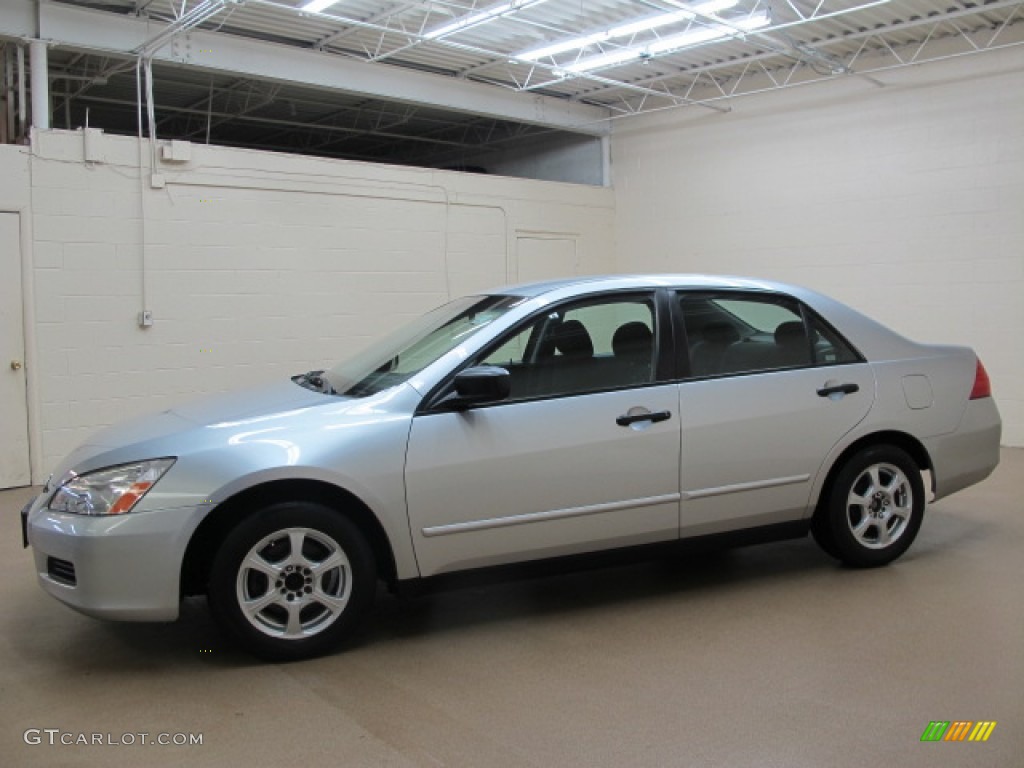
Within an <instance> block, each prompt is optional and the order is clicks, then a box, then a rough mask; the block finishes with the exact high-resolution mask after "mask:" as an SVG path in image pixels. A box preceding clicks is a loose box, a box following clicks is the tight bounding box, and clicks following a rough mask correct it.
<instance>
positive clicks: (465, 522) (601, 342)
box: [406, 295, 679, 576]
mask: <svg viewBox="0 0 1024 768" xmlns="http://www.w3.org/2000/svg"><path fill="white" fill-rule="evenodd" d="M654 317H655V314H654V311H653V297H651V296H638V295H633V296H631V297H628V298H627V297H605V298H602V299H601V300H600V301H599V302H593V301H592V302H590V303H589V304H584V305H581V304H575V305H568V306H564V307H555V308H551V309H548V310H545V311H544V312H543V313H542V315H541V316H538V317H535V318H531V319H529V320H528V321H526V322H525V323H524V324H523V325H521V326H520V327H519V328H517V329H515V330H514V331H513V332H512V333H510V334H508V335H507V336H506V337H505V338H503V339H501V340H499V341H498V342H497V343H496V344H495V345H494V346H492V347H491V348H490V349H489V350H485V351H484V352H483V353H482V354H481V355H480V356H479V358H478V359H477V360H474V361H471V363H472V364H488V365H500V366H502V367H505V368H506V369H508V370H509V371H510V374H511V375H512V393H511V395H510V397H509V398H508V399H507V400H506V401H502V402H500V403H496V404H493V405H489V406H484V407H478V408H475V409H473V410H469V411H465V412H461V413H425V414H422V415H418V416H416V417H414V419H413V425H412V430H411V433H410V437H409V447H408V454H407V464H406V494H407V499H408V508H409V521H410V525H411V527H412V535H413V543H414V545H415V548H416V557H417V561H418V563H419V567H420V572H421V574H422V575H424V576H429V575H431V574H435V573H441V572H444V571H450V570H458V569H462V568H472V567H479V566H486V565H495V564H499V563H507V562H515V561H519V560H529V559H534V558H540V557H547V556H554V555H563V554H570V553H575V552H585V551H590V550H597V549H603V548H608V547H614V546H627V545H631V544H640V543H647V542H654V541H664V540H669V539H675V538H677V537H678V534H679V420H678V418H677V417H676V407H677V404H678V385H676V384H672V383H657V382H656V381H655V375H654V370H655V366H654V360H655V352H656V346H657V345H656V344H655V339H656V337H657V329H656V328H655V327H654ZM624 329H625V330H624Z"/></svg>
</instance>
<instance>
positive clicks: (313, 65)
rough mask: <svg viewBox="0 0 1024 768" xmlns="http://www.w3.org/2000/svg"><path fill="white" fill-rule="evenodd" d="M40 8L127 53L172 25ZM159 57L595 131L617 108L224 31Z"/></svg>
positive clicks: (18, 20)
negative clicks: (459, 78) (515, 89)
mask: <svg viewBox="0 0 1024 768" xmlns="http://www.w3.org/2000/svg"><path fill="white" fill-rule="evenodd" d="M32 6H34V3H32V2H29V0H4V3H3V4H2V6H0V35H10V36H19V37H20V36H22V35H23V34H24V31H23V30H24V19H25V15H26V7H27V9H31V8H32ZM39 14H40V16H39V33H38V34H39V37H40V38H42V39H44V40H46V41H47V42H50V43H51V44H56V45H63V46H67V47H69V48H74V49H78V50H87V51H103V52H107V53H114V54H120V55H124V56H131V55H133V51H136V50H137V49H138V48H139V46H140V45H143V44H144V43H146V41H148V40H152V39H153V38H154V37H155V36H156V35H158V34H160V32H161V31H162V30H164V29H165V28H166V27H167V25H166V24H163V23H161V22H157V21H155V20H152V19H148V20H147V19H143V18H135V17H132V16H120V15H114V14H111V13H109V12H104V11H95V10H90V9H86V8H81V7H77V6H70V5H64V4H58V3H43V4H40V6H39ZM153 58H154V59H156V60H158V61H167V62H174V63H178V64H186V65H192V66H196V67H201V68H204V69H211V70H217V71H221V72H230V73H233V74H238V75H250V76H252V77H258V78H261V79H266V80H276V81H278V82H288V83H295V84H300V85H307V86H313V87H317V88H323V89H326V90H336V91H343V92H345V93H354V94H360V95H363V96H369V97H372V98H378V99H387V100H393V101H401V102H405V103H409V104H419V105H423V106H428V107H432V108H435V109H448V110H453V111H456V112H462V113H466V114H474V115H483V116H487V117H493V118H498V119H501V120H511V121H515V122H522V123H529V124H532V125H540V126H544V127H548V128H557V129H560V130H566V131H573V132H577V133H583V134H588V135H591V136H605V135H608V134H609V133H610V132H611V125H610V122H609V120H608V118H609V117H610V116H611V112H610V110H607V109H604V108H602V107H597V106H592V105H587V104H579V103H576V102H571V101H569V100H567V99H559V98H554V97H551V96H544V95H538V94H529V95H527V94H523V93H515V92H514V91H512V90H505V89H502V88H498V87H495V86H490V85H485V84H482V83H474V82H470V81H466V80H458V79H456V78H449V77H444V76H440V75H433V74H429V73H425V72H417V71H414V70H409V69H404V68H400V67H395V66H381V65H374V64H368V63H366V62H361V61H356V60H352V59H348V58H344V57H341V56H337V55H331V54H327V53H318V52H314V51H310V50H308V49H306V50H304V49H302V48H297V47H292V46H287V45H280V44H277V43H269V42H264V41H260V40H253V39H251V38H241V37H238V36H234V35H226V34H219V33H216V32H205V31H201V30H195V29H193V30H189V31H187V32H183V33H181V35H179V36H178V37H176V38H175V39H174V40H173V41H171V43H170V44H168V45H165V46H163V47H162V48H160V49H159V50H157V51H155V52H153Z"/></svg>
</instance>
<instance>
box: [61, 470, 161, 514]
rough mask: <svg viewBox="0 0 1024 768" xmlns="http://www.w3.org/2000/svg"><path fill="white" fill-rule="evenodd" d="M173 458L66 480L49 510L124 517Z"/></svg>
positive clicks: (97, 471)
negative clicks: (122, 515)
mask: <svg viewBox="0 0 1024 768" xmlns="http://www.w3.org/2000/svg"><path fill="white" fill-rule="evenodd" d="M172 464H174V459H153V460H152V461H140V462H137V463H135V464H122V465H120V466H117V467H107V468H106V469H98V470H96V471H95V472H87V473H85V474H84V475H72V476H71V477H70V478H67V479H65V480H64V481H63V482H62V483H61V485H60V488H58V489H57V492H56V493H55V494H53V498H52V499H50V503H49V504H48V505H47V508H49V509H51V510H53V511H55V512H71V513H73V514H76V515H121V514H124V513H125V512H131V511H132V508H133V507H134V506H135V505H136V504H138V502H139V500H140V499H141V498H142V497H143V496H145V495H146V492H147V491H148V490H149V489H150V488H152V487H153V486H154V485H155V484H156V481H157V480H159V479H160V478H161V477H163V474H164V473H165V472H166V471H167V470H168V469H170V468H171V465H172Z"/></svg>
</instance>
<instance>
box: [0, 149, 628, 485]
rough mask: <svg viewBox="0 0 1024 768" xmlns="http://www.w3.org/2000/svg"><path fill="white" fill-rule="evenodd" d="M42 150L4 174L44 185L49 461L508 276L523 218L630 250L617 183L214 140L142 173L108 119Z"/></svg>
mask: <svg viewBox="0 0 1024 768" xmlns="http://www.w3.org/2000/svg"><path fill="white" fill-rule="evenodd" d="M34 150H35V153H34V155H33V156H32V158H31V161H30V162H31V181H30V180H29V178H28V174H27V173H21V174H20V175H19V173H17V172H15V171H17V169H18V168H19V167H21V166H24V170H26V171H27V169H28V165H29V163H28V162H26V159H25V149H24V148H19V147H0V172H3V171H10V174H9V175H8V174H5V175H4V178H5V184H7V181H8V179H11V180H12V181H11V184H10V186H12V187H13V188H14V191H12V190H11V189H8V190H6V191H5V192H4V193H3V194H5V195H6V196H7V197H8V198H11V199H13V198H14V197H17V195H18V194H21V197H22V199H23V201H28V200H29V199H30V201H31V203H30V213H31V219H32V225H33V232H34V236H33V240H32V243H31V253H30V263H31V264H32V265H33V277H34V284H35V286H34V296H33V298H34V307H35V309H34V323H33V328H34V331H35V368H36V369H37V370H35V371H33V373H34V374H35V375H34V377H33V379H34V382H35V384H34V385H33V386H34V387H35V390H34V394H35V395H36V396H37V399H38V407H37V408H36V412H35V415H34V420H35V423H36V426H37V430H36V444H37V446H36V447H37V452H38V454H37V455H38V456H39V457H40V458H39V459H38V460H37V461H36V462H35V466H34V467H33V476H34V479H35V480H36V481H39V480H40V479H42V478H45V476H46V474H47V473H48V472H49V471H50V470H51V469H52V467H53V465H54V464H55V463H56V462H57V461H59V460H60V458H62V457H63V456H64V455H65V454H66V453H67V452H68V451H69V450H71V449H72V448H73V447H74V446H75V445H76V444H77V443H79V442H80V441H81V440H83V439H84V438H86V437H87V436H88V435H89V434H90V433H91V432H93V431H95V430H96V429H97V428H99V427H102V426H104V425H107V424H110V423H113V422H115V421H118V420H120V419H123V418H126V417H129V416H132V415H135V414H138V413H142V412H146V411H152V410H155V409H158V408H162V407H166V406H168V405H171V404H173V403H175V402H178V401H180V400H183V399H187V398H189V397H191V396H194V395H195V394H197V393H202V392H211V391H219V390H224V389H229V388H231V387H234V386H238V384H239V383H241V382H249V381H256V380H261V379H268V378H272V377H277V376H284V375H288V374H293V373H296V372H299V371H304V370H308V369H310V368H314V367H323V366H325V365H330V364H331V363H333V362H334V361H335V360H337V359H338V358H339V357H341V356H342V355H345V354H347V353H349V352H352V351H354V350H355V349H357V348H358V347H360V346H363V345H364V344H366V343H369V341H370V340H372V339H373V338H375V337H377V336H380V335H381V334H383V333H384V332H386V331H388V330H390V329H391V328H392V327H394V326H395V325H396V324H397V323H399V322H402V321H403V320H404V319H405V318H407V317H409V316H412V315H417V314H420V313H422V312H423V311H425V310H427V309H429V308H431V307H433V306H436V305H437V304H440V303H443V302H444V301H445V300H446V298H447V297H448V296H449V295H450V296H453V297H454V296H457V295H461V294H464V293H467V292H472V291H476V290H481V289H485V288H489V287H495V286H498V285H501V284H504V283H507V282H509V275H514V274H515V269H514V260H515V242H516V241H515V234H516V232H517V231H518V230H522V229H538V228H546V227H550V226H551V224H552V222H558V223H559V225H560V227H562V228H568V229H570V230H572V231H575V232H579V233H580V237H581V241H582V243H583V244H584V245H585V251H586V254H587V256H586V265H585V266H586V271H589V272H608V271H611V270H612V267H613V264H614V261H613V259H614V254H613V248H614V238H613V237H612V227H613V225H614V222H613V216H612V209H613V203H614V198H613V194H612V192H611V191H610V190H606V189H598V188H585V187H580V186H576V185H565V184H553V183H544V182H536V181H527V180H515V179H505V178H493V177H481V176H470V175H465V174H454V173H445V172H436V171H429V170H422V169H409V168H397V167H388V166H374V165H369V164H362V163H346V162H339V161H330V160H322V159H317V158H302V157H294V156H287V155H277V154H270V153H259V152H249V151H243V150H232V149H226V148H217V147H204V146H195V147H193V152H192V161H191V162H189V163H188V164H187V165H185V166H181V165H171V164H161V167H160V168H159V169H158V170H159V172H160V173H161V174H163V175H164V176H165V179H166V182H167V184H166V186H165V187H164V188H162V189H152V188H150V186H149V185H148V183H147V184H145V185H144V186H143V187H142V188H141V189H140V182H139V173H138V171H139V169H138V146H137V143H136V141H135V140H134V139H130V138H124V137H111V136H105V137H103V139H102V145H101V151H102V153H103V156H104V160H105V161H104V162H103V163H94V164H86V163H84V162H83V161H82V138H81V134H80V133H78V132H63V131H51V132H47V133H43V134H40V135H37V136H36V140H35V147H34ZM146 158H147V161H148V153H147V155H146ZM19 163H20V164H21V166H19V165H18V164H19ZM148 176H149V170H148V169H146V172H145V178H146V179H148ZM19 190H20V192H19ZM142 196H144V202H145V244H146V247H145V257H146V263H147V270H146V277H145V289H146V293H147V297H148V298H147V302H146V306H147V308H148V309H150V310H151V311H152V312H153V314H154V317H155V324H154V326H153V327H152V328H150V329H147V330H142V329H140V328H139V327H138V326H137V324H136V316H137V314H138V312H139V311H140V310H141V309H142V308H143V304H142V286H143V276H142V270H141V264H142V256H143V246H142V243H143V240H142V232H143V218H142V217H143V206H142V204H141V203H142V200H143V197H142ZM2 202H3V197H0V203H2ZM26 204H27V203H26V202H23V203H22V207H24V206H25V205H26ZM551 276H554V275H551Z"/></svg>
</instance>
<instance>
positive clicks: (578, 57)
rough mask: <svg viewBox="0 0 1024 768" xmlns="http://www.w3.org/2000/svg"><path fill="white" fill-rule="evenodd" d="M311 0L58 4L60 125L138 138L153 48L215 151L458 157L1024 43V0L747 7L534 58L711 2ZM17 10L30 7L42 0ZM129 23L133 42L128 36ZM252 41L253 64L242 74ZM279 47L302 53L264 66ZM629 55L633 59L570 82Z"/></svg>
mask: <svg viewBox="0 0 1024 768" xmlns="http://www.w3.org/2000/svg"><path fill="white" fill-rule="evenodd" d="M308 2H309V0H56V2H49V3H46V4H45V5H46V6H48V8H46V7H40V8H39V9H38V12H39V14H40V19H42V16H43V14H44V12H46V11H47V10H49V11H51V12H52V11H53V10H54V9H57V10H60V9H68V10H69V11H70V10H73V9H71V8H70V6H77V7H78V8H79V9H88V10H89V14H88V15H87V16H86V15H83V16H82V18H88V19H89V20H90V21H93V22H96V23H94V24H93V26H92V27H91V28H90V29H89V30H88V31H86V30H85V29H84V27H83V25H82V24H79V23H65V25H64V27H63V29H65V30H71V31H69V32H68V33H67V34H66V35H65V34H60V33H55V35H54V36H53V37H51V38H50V42H51V44H52V46H51V54H50V56H51V64H50V74H51V80H52V82H53V92H54V94H55V99H54V106H55V114H54V124H55V125H57V126H61V125H62V120H65V121H66V122H67V123H68V124H69V126H70V125H75V124H80V123H81V116H82V115H83V114H84V110H85V109H86V108H88V109H90V110H91V113H92V115H93V122H92V124H94V125H96V124H101V125H102V124H103V123H104V121H107V122H108V123H109V125H108V126H107V127H108V129H109V130H115V131H116V130H120V131H123V132H133V130H134V127H135V123H134V120H135V101H136V91H135V72H134V61H135V59H136V58H137V57H138V56H139V55H140V54H142V55H149V54H153V55H154V56H155V60H156V64H155V65H154V75H155V85H154V95H155V100H156V106H157V113H158V117H159V120H160V123H161V128H162V130H163V132H164V135H180V136H184V137H189V138H193V139H199V140H201V139H202V138H203V137H204V136H205V134H206V131H207V130H209V131H211V134H212V135H213V138H214V140H217V141H220V142H222V143H234V144H239V145H243V146H262V147H265V148H282V149H288V150H289V151H308V152H314V153H319V154H335V155H338V156H349V157H363V158H367V159H389V160H391V161H394V162H411V163H416V164H420V163H427V164H437V163H444V162H455V163H457V162H458V161H459V157H461V156H468V155H467V153H471V152H472V150H474V148H478V147H485V146H493V145H495V144H496V143H501V142H513V143H514V142H516V141H522V140H527V139H530V138H531V137H533V136H535V135H537V134H539V133H543V132H548V131H551V130H558V131H570V132H576V131H579V132H581V133H586V134H590V135H595V134H601V133H606V132H607V129H608V126H609V125H610V124H612V123H613V122H614V121H615V120H617V119H623V118H626V119H628V118H629V117H630V116H632V115H636V114H640V113H643V112H648V111H652V110H660V109H675V108H682V107H686V108H691V109H708V110H718V111H724V110H728V109H730V108H731V107H730V104H731V101H732V100H734V99H736V98H739V97H741V96H743V95H745V94H749V93H755V92H763V91H766V90H773V89H778V88H786V87H792V86H794V85H800V84H806V83H808V82H812V81H827V80H832V79H836V78H845V77H851V76H852V77H868V78H871V79H873V80H875V81H877V82H884V79H885V73H886V71H887V70H889V69H892V68H896V67H903V66H909V65H915V64H922V63H925V62H928V61H934V60H939V59H945V58H949V57H951V56H962V55H970V54H977V53H984V52H986V51H991V50H997V49H999V48H1003V47H1007V46H1011V45H1019V44H1022V43H1024V0H987V1H986V0H975V2H963V1H961V0H939V1H938V2H928V1H926V0H889V1H885V0H739V1H738V2H736V3H735V4H734V5H733V7H730V8H727V9H725V10H722V11H720V12H719V13H718V16H717V17H713V16H710V15H707V14H700V13H698V14H696V15H695V16H694V17H693V18H690V19H685V18H679V19H677V20H676V21H675V22H674V23H672V24H662V25H660V26H658V27H657V28H656V29H651V30H648V31H641V32H639V33H636V34H634V35H632V36H624V37H618V38H614V39H609V40H606V41H604V42H600V43H592V44H590V45H589V46H587V47H585V48H577V49H573V50H569V51H566V52H563V53H559V54H556V55H555V56H553V57H545V58H541V59H538V60H536V61H527V60H524V59H523V58H522V54H523V53H524V52H525V51H529V50H531V49H536V48H538V47H540V46H544V45H549V44H551V43H555V42H559V41H563V40H567V39H571V38H574V37H579V36H580V35H587V34H592V33H593V34H596V33H601V32H603V31H606V30H609V29H612V28H615V27H619V26H622V25H624V24H626V23H629V22H634V21H636V20H641V19H648V18H651V17H655V16H665V15H666V14H671V13H676V14H677V15H681V14H679V11H680V10H681V9H685V8H691V9H692V8H698V7H702V3H706V2H708V0H691V1H689V2H681V1H680V0H339V2H337V3H335V4H334V5H332V6H330V7H328V8H326V9H325V10H324V12H322V13H309V12H305V11H303V10H302V9H301V6H303V5H305V4H307V3H308ZM8 4H9V7H10V8H14V7H15V5H16V4H20V5H21V6H22V7H23V8H29V7H32V6H30V3H29V2H28V0H4V5H5V6H8ZM725 5H729V3H725ZM497 10H501V11H503V13H501V14H500V15H498V14H497V13H496V11H497ZM488 12H491V15H488ZM7 13H8V11H7V10H5V8H0V38H3V37H6V38H7V39H8V40H9V41H11V42H14V41H16V40H19V39H20V40H22V41H23V40H24V39H25V38H26V37H31V36H33V35H31V34H28V35H26V34H25V32H24V29H25V28H26V26H28V25H30V17H29V15H28V13H27V12H26V13H23V14H22V16H21V17H20V21H19V20H18V19H15V18H14V16H13V15H7V16H5V14H7ZM765 13H766V14H767V17H768V19H769V20H770V23H769V24H768V25H767V26H764V27H762V28H761V29H757V30H754V31H750V32H747V33H746V34H739V33H738V29H739V27H740V26H741V25H742V23H743V22H744V20H746V19H750V18H752V17H756V16H757V15H758V14H765ZM83 14H84V12H83ZM76 18H77V17H76ZM107 20H109V21H107ZM467 22H473V23H467ZM19 24H20V25H21V26H20V27H19ZM458 24H462V26H461V27H458V28H454V29H451V31H450V32H448V33H447V34H443V35H438V34H437V32H438V30H442V29H444V28H446V27H449V28H450V27H452V25H458ZM132 25H134V29H135V30H136V32H135V37H131V35H128V37H122V38H121V39H118V38H117V37H116V35H114V34H113V32H114V31H116V30H119V29H121V28H124V29H126V30H127V29H128V28H129V27H132ZM40 26H41V24H40ZM107 27H109V29H110V30H111V33H110V34H109V35H108V34H107V33H106V29H107ZM57 28H58V29H59V27H57ZM19 29H21V30H22V31H20V32H19ZM709 29H713V30H716V31H717V32H719V33H728V34H725V35H723V36H720V37H719V38H718V39H715V40H711V41H708V42H704V43H703V44H700V45H690V46H686V47H679V46H678V45H677V46H674V47H669V46H666V45H664V44H662V45H661V46H660V47H668V50H666V51H664V52H660V51H659V50H658V49H659V43H660V42H661V41H664V40H665V39H666V38H671V37H673V36H676V35H679V34H681V33H684V32H687V31H690V32H692V31H695V30H703V31H707V30H709ZM74 30H78V31H79V34H75V33H74ZM138 30H142V31H143V32H139V31H138ZM140 34H141V35H142V38H141V40H139V39H138V38H139V36H140ZM64 38H67V39H64ZM128 39H131V40H133V41H135V42H134V43H131V44H129V43H126V42H124V41H125V40H128ZM211 41H213V43H212V44H211ZM136 43H137V44H136ZM199 46H206V47H205V48H201V47H199ZM211 49H217V50H220V51H228V50H230V51H232V55H231V56H230V57H228V56H222V57H221V60H220V61H219V62H218V63H217V64H216V65H210V66H205V65H204V59H203V54H204V53H205V52H207V51H208V50H211ZM247 50H251V52H252V56H251V57H249V58H250V59H252V58H255V59H257V62H256V64H253V63H252V62H251V61H246V62H245V66H241V62H242V59H243V58H245V56H244V53H245V51H247ZM240 51H241V53H240ZM264 52H265V53H267V54H268V56H265V57H264V59H265V62H266V63H265V64H264V68H263V70H262V71H261V69H260V64H259V59H260V56H259V55H258V54H260V53H264ZM281 52H284V53H286V54H288V56H290V57H291V58H288V59H287V60H285V59H279V58H274V57H272V56H269V54H274V56H278V55H279V54H280V53H281ZM615 52H623V57H627V56H628V60H625V61H622V62H620V63H617V64H615V65H612V66H607V67H595V68H592V69H587V70H586V71H582V72H572V71H571V70H572V68H573V67H574V66H575V65H578V64H579V62H580V61H583V60H588V59H591V58H592V57H596V56H599V55H603V54H608V53H615ZM652 52H653V53H652ZM279 61H287V62H288V67H287V68H286V67H285V66H284V64H281V63H279ZM233 62H239V63H240V65H239V66H238V67H237V68H233ZM295 62H308V63H309V64H310V65H311V66H315V67H319V68H321V69H323V68H327V69H328V70H329V71H333V72H336V76H335V77H333V79H331V78H328V80H329V82H328V80H325V79H324V78H323V77H320V78H319V79H316V78H310V79H308V80H304V78H303V75H302V72H304V71H305V69H304V68H303V67H301V66H296V65H294V63H295ZM286 69H287V71H285V70H286ZM306 69H309V68H306ZM367 73H369V75H368V74H367ZM445 93H447V94H449V95H450V97H449V96H445V95H442V94H445ZM424 158H429V159H424Z"/></svg>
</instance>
